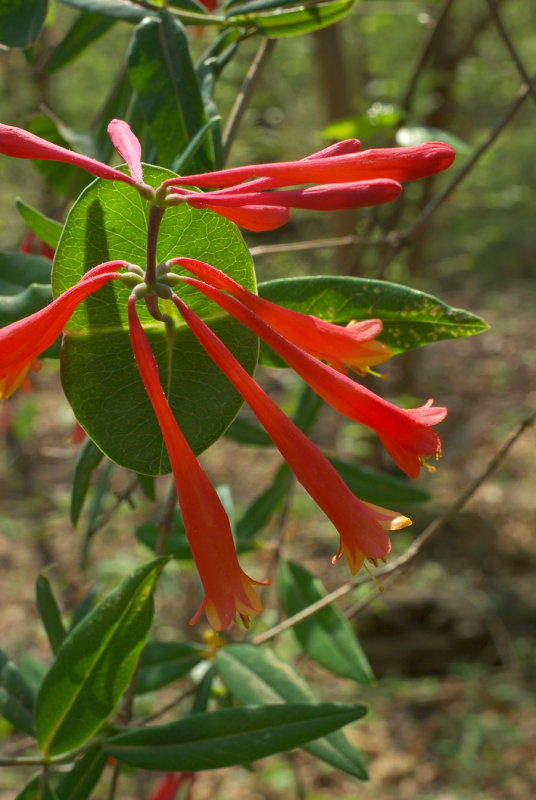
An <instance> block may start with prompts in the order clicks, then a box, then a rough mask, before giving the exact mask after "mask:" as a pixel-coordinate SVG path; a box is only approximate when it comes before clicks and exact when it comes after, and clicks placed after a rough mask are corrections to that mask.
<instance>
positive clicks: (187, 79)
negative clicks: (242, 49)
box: [128, 12, 214, 172]
mask: <svg viewBox="0 0 536 800" xmlns="http://www.w3.org/2000/svg"><path fill="white" fill-rule="evenodd" d="M128 71H129V77H130V81H131V83H132V86H133V87H134V89H135V91H136V93H137V95H138V98H139V102H140V105H141V108H142V110H143V113H144V116H145V119H146V120H147V124H148V125H149V130H150V132H151V137H152V139H153V142H154V143H155V145H156V148H157V152H158V164H160V165H161V166H164V167H169V166H171V164H172V163H173V161H174V160H175V158H176V157H177V156H179V155H180V154H181V153H182V152H183V151H185V150H186V149H187V148H188V146H189V144H190V142H191V140H192V139H194V137H195V136H196V134H198V133H199V131H201V130H202V129H203V127H204V126H205V125H206V122H207V117H206V114H205V110H204V107H203V101H202V99H201V91H200V88H199V84H198V81H197V76H196V73H195V70H194V67H193V64H192V60H191V57H190V50H189V44H188V39H187V37H186V34H185V32H184V28H183V26H182V25H181V23H180V22H179V20H178V19H176V18H175V17H173V16H172V15H171V14H169V13H167V12H162V13H161V17H160V19H154V18H152V19H145V20H144V21H143V22H142V23H141V24H140V25H139V26H138V27H137V28H136V30H135V32H134V36H133V39H132V43H131V46H130V49H129V52H128ZM188 167H189V171H190V172H206V171H208V170H211V169H214V155H213V152H212V144H211V139H210V137H204V138H203V141H202V143H201V144H200V145H199V147H198V148H197V149H196V151H195V153H194V154H193V155H192V157H191V158H190V159H189V161H188Z"/></svg>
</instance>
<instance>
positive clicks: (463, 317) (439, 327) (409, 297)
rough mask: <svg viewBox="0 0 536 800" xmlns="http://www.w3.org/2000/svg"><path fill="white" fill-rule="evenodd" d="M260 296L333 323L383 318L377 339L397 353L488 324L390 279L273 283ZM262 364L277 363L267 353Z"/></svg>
mask: <svg viewBox="0 0 536 800" xmlns="http://www.w3.org/2000/svg"><path fill="white" fill-rule="evenodd" d="M259 295H260V296H261V297H264V298H266V300H271V301H272V302H273V303H278V304H279V305H282V306H285V307H286V308H292V309H294V310H295V311H301V312H302V313H303V314H314V315H315V316H317V317H320V318H321V319H325V320H328V322H335V323H337V324H339V325H347V324H348V323H349V322H350V321H351V320H354V319H357V320H360V319H375V318H378V319H381V320H382V322H383V331H382V333H381V335H380V336H378V339H379V340H380V341H382V342H384V343H385V344H387V345H389V347H390V348H391V349H392V351H393V353H402V352H405V351H406V350H413V349H414V348H415V347H421V346H422V345H425V344H430V343H432V342H439V341H441V340H442V339H457V338H459V337H463V336H471V335H472V334H475V333H481V332H482V331H485V330H486V328H487V327H488V326H487V324H486V323H485V322H484V321H483V320H482V319H480V317H477V316H475V315H474V314H471V313H469V312H468V311H464V310H463V309H461V308H453V307H452V306H449V305H447V303H443V302H442V301H441V300H438V299H437V297H432V295H430V294H424V292H419V291H417V289H409V288H408V287H406V286H400V285H399V284H396V283H389V282H388V281H376V280H369V279H367V278H346V277H337V276H319V277H313V278H291V279H287V278H284V279H279V280H275V281H268V282H267V283H261V284H260V285H259ZM262 362H263V363H264V364H269V365H270V366H278V365H279V366H281V364H282V363H283V362H282V361H281V359H277V362H278V363H274V362H273V356H272V355H271V354H267V353H263V358H262Z"/></svg>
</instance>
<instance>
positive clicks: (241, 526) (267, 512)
mask: <svg viewBox="0 0 536 800" xmlns="http://www.w3.org/2000/svg"><path fill="white" fill-rule="evenodd" d="M288 476H289V468H288V467H287V465H286V464H283V465H282V466H281V467H280V468H279V470H278V471H277V472H276V474H275V477H274V479H273V481H272V483H271V484H270V485H269V486H268V488H267V489H265V490H264V492H261V494H260V495H258V497H256V498H255V500H254V501H253V502H252V503H251V505H250V506H248V508H247V509H246V511H245V512H244V514H243V515H242V516H241V518H240V519H239V520H238V522H237V524H236V537H237V539H238V540H239V541H240V542H242V543H243V542H244V541H247V540H248V539H251V538H252V537H253V536H255V534H256V533H257V531H259V530H260V529H261V528H262V527H263V525H264V524H265V522H266V521H267V520H268V519H269V517H270V516H271V515H272V514H273V513H274V511H275V510H276V508H278V506H280V505H281V503H282V502H283V498H284V497H285V495H286V493H287V492H288V485H289V484H288Z"/></svg>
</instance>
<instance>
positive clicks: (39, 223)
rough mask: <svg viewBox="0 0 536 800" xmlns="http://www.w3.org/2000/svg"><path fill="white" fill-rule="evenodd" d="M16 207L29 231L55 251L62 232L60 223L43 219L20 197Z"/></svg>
mask: <svg viewBox="0 0 536 800" xmlns="http://www.w3.org/2000/svg"><path fill="white" fill-rule="evenodd" d="M16 206H17V211H18V212H19V214H20V215H21V217H22V218H23V220H24V222H25V223H26V225H27V226H28V227H29V228H30V230H32V231H33V232H34V233H35V234H36V235H37V236H39V238H40V239H42V240H43V241H44V242H45V244H48V245H49V247H52V248H53V249H54V250H55V249H56V247H57V246H58V242H59V239H60V236H61V232H62V230H63V225H62V224H61V222H57V221H56V220H55V219H50V217H45V215H44V214H43V213H41V211H38V210H37V209H36V208H33V207H32V206H30V205H28V203H25V202H24V200H21V198H20V197H17V200H16ZM51 266H52V265H51Z"/></svg>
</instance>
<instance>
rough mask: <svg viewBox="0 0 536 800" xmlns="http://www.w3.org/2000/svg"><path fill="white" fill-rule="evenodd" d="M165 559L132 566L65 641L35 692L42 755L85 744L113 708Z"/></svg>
mask: <svg viewBox="0 0 536 800" xmlns="http://www.w3.org/2000/svg"><path fill="white" fill-rule="evenodd" d="M166 561H167V559H166V558H157V559H154V560H153V561H150V562H148V563H147V564H144V565H143V566H141V567H139V568H138V569H137V570H135V571H134V572H133V573H132V574H131V575H130V576H129V577H128V578H126V579H125V580H124V581H123V582H122V583H121V585H120V586H119V587H118V588H117V589H116V590H115V591H113V592H111V593H110V594H109V595H108V596H107V597H105V598H104V600H102V601H101V602H100V603H99V604H98V605H97V606H96V608H94V609H93V611H92V612H90V613H89V614H88V615H87V616H86V617H85V618H84V619H83V620H82V622H80V623H79V625H77V626H76V628H74V629H73V630H72V631H71V633H69V635H68V636H67V638H66V639H65V641H64V642H63V644H62V646H61V647H60V649H59V651H58V654H57V656H56V660H55V661H54V663H53V664H52V666H51V668H50V670H49V672H48V673H47V675H46V676H45V679H44V681H43V684H42V686H41V689H40V692H39V694H38V696H37V706H36V719H37V740H38V743H39V747H40V749H41V751H42V752H43V753H44V754H45V755H56V754H58V753H64V752H66V751H68V750H71V749H74V748H75V747H78V746H79V745H81V744H83V743H84V742H85V741H87V739H89V738H90V736H92V735H93V734H94V733H95V732H96V731H97V730H98V729H99V728H100V726H101V725H102V724H103V723H104V722H105V721H106V719H107V718H108V716H109V715H110V714H111V713H112V712H113V710H114V708H115V707H116V705H117V703H118V701H119V699H120V697H121V695H122V694H123V692H124V691H125V690H126V688H127V686H128V684H129V682H130V679H131V677H132V675H133V673H134V670H135V668H136V664H137V661H138V656H139V653H140V651H141V649H142V647H143V645H144V643H145V639H146V636H147V633H148V631H149V628H150V625H151V621H152V618H153V594H152V593H153V588H154V584H155V581H156V579H157V577H158V575H159V573H160V572H161V570H162V568H163V567H164V565H165V563H166Z"/></svg>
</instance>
